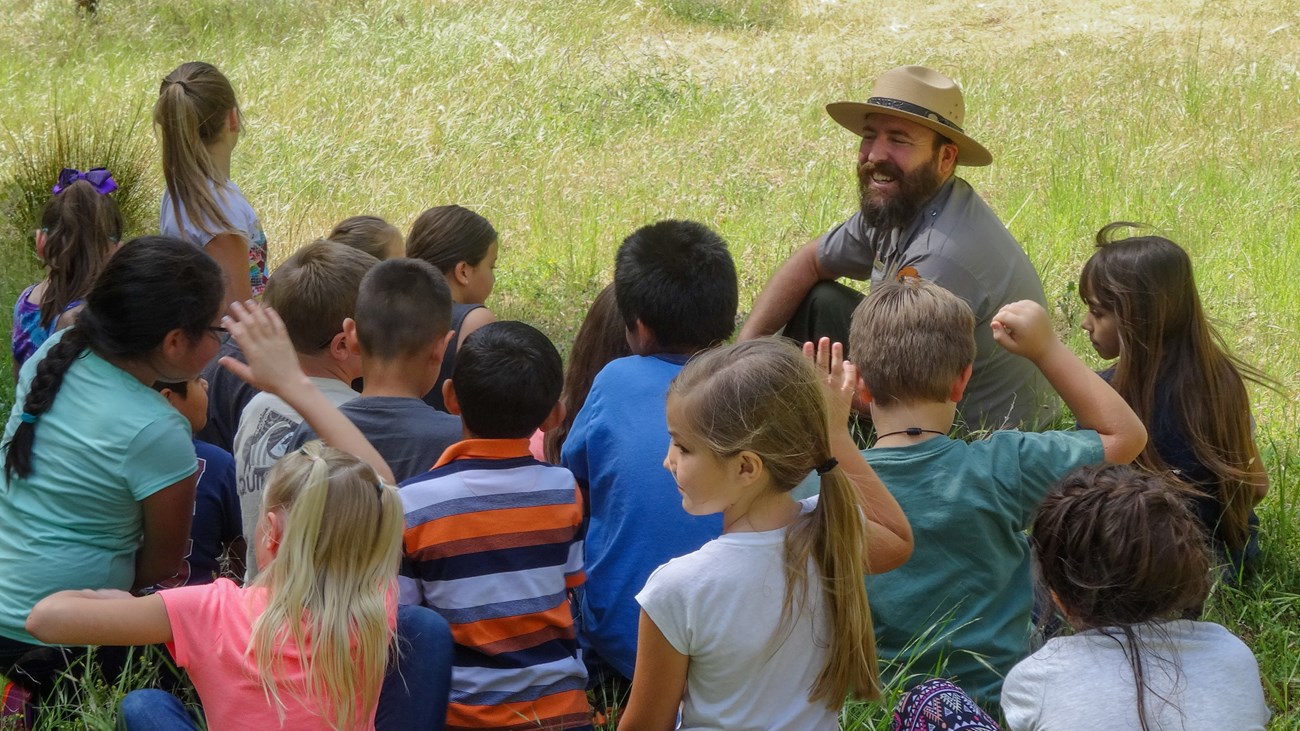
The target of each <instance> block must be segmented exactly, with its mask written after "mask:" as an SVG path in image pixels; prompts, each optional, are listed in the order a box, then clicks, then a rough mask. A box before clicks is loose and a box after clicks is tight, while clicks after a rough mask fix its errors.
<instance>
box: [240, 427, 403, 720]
mask: <svg viewBox="0 0 1300 731" xmlns="http://www.w3.org/2000/svg"><path fill="white" fill-rule="evenodd" d="M264 509H265V510H266V511H267V512H280V513H281V514H283V515H285V521H284V531H283V536H282V537H281V543H280V549H279V552H278V553H277V555H276V557H275V559H274V560H272V561H271V563H270V565H269V566H267V568H266V570H265V571H264V572H263V573H262V574H261V575H260V576H259V577H258V579H257V585H259V586H263V587H265V588H266V590H267V595H268V596H267V605H266V610H265V611H263V612H262V614H261V615H260V616H259V617H258V618H257V620H256V621H255V622H254V623H253V632H252V638H251V641H250V644H249V650H248V651H249V653H250V654H251V655H252V656H253V661H254V664H255V665H256V667H257V671H258V676H259V678H260V680H261V683H262V687H263V689H264V690H265V692H266V694H267V697H268V698H269V699H270V700H271V702H272V703H273V704H274V705H275V706H276V707H277V709H279V710H280V713H281V715H282V714H283V707H284V703H283V701H282V700H281V696H280V693H281V691H283V690H288V691H289V692H290V693H291V694H292V695H294V696H296V697H298V698H300V699H301V700H302V701H303V703H304V704H306V705H311V706H313V707H316V708H319V709H321V710H322V712H323V711H324V710H325V709H329V710H330V711H331V712H332V716H331V717H329V718H326V719H325V720H326V721H327V722H328V723H329V724H330V727H331V728H334V729H349V728H355V727H357V726H361V725H364V724H365V723H366V722H367V721H368V720H369V716H370V712H371V711H372V710H373V709H374V708H375V707H376V705H377V704H378V701H379V690H380V687H381V685H382V684H383V677H384V672H385V669H386V667H387V665H388V661H389V652H390V648H391V646H392V639H393V632H392V628H391V625H390V621H389V620H390V616H391V613H390V611H389V606H390V604H391V603H392V602H395V601H396V597H395V595H394V594H393V592H394V591H395V581H396V576H397V562H398V558H399V556H400V551H401V540H402V506H401V502H400V499H399V498H398V496H397V490H396V488H394V487H392V486H390V485H384V484H382V483H381V482H380V481H379V479H378V477H376V476H375V473H374V470H372V469H371V468H370V467H369V466H368V465H366V464H365V463H364V462H362V461H361V460H358V459H357V458H355V457H353V456H351V455H348V454H345V453H343V452H340V451H339V450H337V449H332V448H330V447H326V446H324V445H323V444H322V443H321V442H309V443H308V444H307V445H306V446H304V447H303V448H302V449H301V450H299V451H297V452H294V453H292V454H290V455H288V456H286V457H285V458H284V459H282V460H281V461H280V462H279V463H278V464H276V466H275V468H274V469H273V470H272V472H271V475H270V478H269V480H268V486H267V492H266V502H265V508H264ZM286 644H288V645H289V646H291V647H292V648H294V650H296V652H297V655H298V656H299V657H300V658H301V660H302V663H303V671H304V676H305V678H306V682H305V684H304V686H303V687H291V688H287V689H286V688H284V687H283V686H282V684H281V680H280V678H283V677H284V672H283V663H284V654H285V653H284V652H283V651H282V650H281V648H282V647H284V646H285V645H286ZM322 715H323V713H322Z"/></svg>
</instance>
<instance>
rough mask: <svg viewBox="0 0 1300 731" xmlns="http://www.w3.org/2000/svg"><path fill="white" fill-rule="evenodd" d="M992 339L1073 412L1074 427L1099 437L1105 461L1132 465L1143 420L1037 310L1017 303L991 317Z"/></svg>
mask: <svg viewBox="0 0 1300 731" xmlns="http://www.w3.org/2000/svg"><path fill="white" fill-rule="evenodd" d="M992 326H993V339H994V340H996V341H997V343H998V345H1001V346H1002V347H1003V348H1006V349H1007V350H1008V351H1009V352H1011V353H1014V354H1016V355H1019V356H1021V357H1023V358H1027V359H1028V360H1029V361H1031V362H1032V363H1033V364H1034V365H1035V366H1037V367H1038V370H1039V371H1041V372H1042V373H1043V375H1044V376H1046V377H1047V381H1048V383H1050V384H1052V388H1054V389H1056V392H1057V393H1059V394H1060V395H1061V399H1062V400H1063V401H1065V405H1066V406H1069V407H1070V410H1072V411H1073V412H1074V416H1075V418H1077V419H1078V420H1079V426H1082V427H1083V428H1085V429H1093V430H1095V431H1096V432H1097V434H1098V435H1100V436H1101V444H1102V447H1103V448H1104V449H1105V452H1106V461H1107V462H1110V463H1112V464H1126V463H1128V462H1132V461H1133V460H1134V458H1136V457H1137V456H1138V455H1139V454H1141V453H1142V448H1143V447H1145V446H1146V443H1147V430H1146V427H1144V426H1143V425H1142V420H1141V419H1139V418H1138V416H1137V414H1135V413H1133V409H1131V408H1129V405H1128V404H1127V403H1126V402H1125V401H1124V399H1123V397H1121V396H1120V395H1119V393H1117V392H1116V391H1115V389H1113V388H1111V387H1110V384H1108V383H1106V382H1105V381H1103V380H1102V379H1101V377H1100V376H1098V375H1097V374H1096V373H1093V372H1092V369H1090V368H1089V367H1088V366H1087V365H1086V364H1085V363H1084V362H1083V361H1081V360H1079V357H1078V356H1076V355H1075V354H1074V353H1072V352H1071V351H1070V349H1069V348H1067V347H1065V344H1064V343H1062V342H1061V341H1060V340H1058V339H1057V338H1056V335H1055V334H1054V333H1053V332H1052V325H1051V322H1050V321H1049V320H1048V317H1047V312H1046V311H1045V310H1044V309H1043V307H1042V305H1039V304H1038V303H1037V302H1033V301H1031V300H1021V301H1019V302H1012V303H1011V304H1009V305H1005V306H1004V307H1003V308H1002V309H1001V310H999V311H998V314H996V315H994V316H993V325H992Z"/></svg>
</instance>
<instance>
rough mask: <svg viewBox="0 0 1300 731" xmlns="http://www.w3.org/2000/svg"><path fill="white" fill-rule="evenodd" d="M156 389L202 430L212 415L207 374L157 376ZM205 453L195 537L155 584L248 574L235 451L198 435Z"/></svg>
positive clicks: (192, 535)
mask: <svg viewBox="0 0 1300 731" xmlns="http://www.w3.org/2000/svg"><path fill="white" fill-rule="evenodd" d="M153 389H154V390H155V391H157V392H158V393H161V394H162V395H163V398H165V399H167V402H168V403H170V404H171V405H172V406H173V407H174V408H175V409H176V410H177V411H179V412H181V415H182V416H184V417H185V418H186V420H188V421H189V422H190V429H192V430H193V431H194V432H198V431H199V430H200V429H202V428H203V424H204V422H206V421H207V420H208V382H207V381H205V380H203V377H202V376H199V377H197V378H192V379H190V380H188V381H179V382H176V383H169V382H166V381H157V382H155V383H154V384H153ZM194 453H195V454H196V455H198V458H199V471H198V476H199V484H198V487H196V488H195V492H194V520H193V521H191V522H190V540H189V543H188V544H186V546H187V550H186V551H185V557H184V558H183V559H181V565H180V569H179V570H178V571H177V572H176V575H175V576H173V577H171V578H170V579H167V580H165V581H162V582H160V583H158V584H155V585H154V589H155V590H157V589H170V588H172V587H177V586H192V585H194V584H208V583H211V582H213V581H215V580H216V579H217V577H219V576H222V575H227V576H233V577H236V578H242V577H243V576H244V552H245V551H246V550H247V548H248V546H247V543H246V542H245V538H244V534H243V523H242V519H241V517H240V512H239V492H238V491H237V490H236V487H235V458H234V457H231V456H230V452H227V451H226V450H224V449H222V448H220V447H214V446H212V445H211V444H208V443H207V442H204V441H202V440H200V439H197V438H196V439H195V440H194Z"/></svg>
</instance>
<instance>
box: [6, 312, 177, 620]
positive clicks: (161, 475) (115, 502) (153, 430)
mask: <svg viewBox="0 0 1300 731" xmlns="http://www.w3.org/2000/svg"><path fill="white" fill-rule="evenodd" d="M61 337H62V333H60V334H56V335H55V336H54V337H52V338H50V340H49V341H47V342H46V343H45V345H44V346H42V348H41V349H40V350H39V351H37V352H36V354H35V355H33V356H32V358H31V359H30V360H28V362H27V363H25V364H24V365H23V368H22V371H21V373H20V374H19V379H18V392H17V399H16V401H15V405H14V407H13V410H12V411H11V413H10V415H9V421H8V423H7V424H6V425H5V432H4V440H3V443H8V441H9V438H10V437H11V436H12V435H13V433H14V430H15V429H17V428H18V424H19V423H20V417H21V414H22V405H23V403H24V402H25V401H26V400H27V391H28V390H29V388H30V386H31V382H32V377H33V376H34V375H35V373H36V366H37V364H38V363H39V362H40V361H41V360H43V359H44V357H45V354H46V353H47V352H48V351H49V349H50V347H52V346H53V345H54V343H56V342H58V341H59V340H60V339H61ZM197 464H198V463H197V461H196V459H195V456H194V444H193V443H192V442H191V441H190V425H189V423H188V422H187V421H186V420H185V417H183V416H181V414H180V412H178V411H177V410H176V409H174V408H172V407H171V405H170V404H168V403H167V401H166V399H164V398H163V397H162V396H161V395H160V394H158V393H157V392H156V391H154V390H153V389H152V388H150V387H148V386H146V385H144V384H143V383H141V382H140V381H138V380H137V379H136V378H135V377H134V376H132V375H131V374H129V373H127V372H126V371H123V370H121V369H120V368H118V367H116V366H114V365H113V364H111V363H109V362H108V361H106V360H104V359H103V358H100V357H99V356H97V355H95V354H94V353H92V352H89V351H87V352H86V353H84V354H83V355H82V356H81V357H80V358H78V359H76V360H74V361H73V363H72V366H71V367H70V368H69V369H68V372H67V374H66V375H65V376H64V379H63V385H62V386H61V387H60V388H59V391H58V394H57V395H56V396H55V398H54V403H53V404H52V405H51V407H50V409H49V411H47V412H45V413H44V414H42V415H41V417H40V420H39V421H37V422H36V441H35V448H34V449H33V452H32V472H31V474H30V475H29V476H27V477H26V478H18V477H15V479H14V480H12V481H9V480H7V479H5V477H4V475H3V474H0V566H2V567H3V570H0V636H4V637H7V638H10V639H14V640H18V641H20V642H29V643H37V640H36V638H34V637H32V636H31V635H29V634H28V633H27V631H26V630H25V629H24V627H23V625H24V624H25V623H26V621H27V614H28V613H29V612H30V611H31V608H32V606H33V605H35V604H36V602H37V601H39V600H40V599H42V598H43V597H45V596H46V595H48V594H51V593H53V592H56V591H61V590H63V589H130V588H131V584H132V583H133V581H134V579H135V554H136V551H137V549H138V548H139V546H140V540H141V538H142V536H143V530H144V529H143V515H142V512H141V509H140V501H141V500H144V499H145V498H147V497H149V496H150V495H152V494H154V493H155V492H158V491H159V490H161V489H163V488H165V487H167V486H168V485H171V484H173V483H175V482H178V481H179V480H182V479H184V478H186V477H188V476H190V475H191V474H193V473H194V471H195V469H196V468H197Z"/></svg>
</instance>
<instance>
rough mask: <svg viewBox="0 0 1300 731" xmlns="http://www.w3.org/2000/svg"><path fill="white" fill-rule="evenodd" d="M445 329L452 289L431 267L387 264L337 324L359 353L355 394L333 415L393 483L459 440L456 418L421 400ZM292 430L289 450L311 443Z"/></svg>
mask: <svg viewBox="0 0 1300 731" xmlns="http://www.w3.org/2000/svg"><path fill="white" fill-rule="evenodd" d="M450 327H451V289H450V288H449V287H448V286H447V280H446V279H445V278H443V276H442V272H439V271H438V270H437V269H436V268H435V267H434V266H433V265H431V264H429V263H428V262H426V261H421V260H419V259H389V260H387V261H382V262H380V263H379V264H377V265H375V267H374V268H373V269H371V270H370V271H369V272H368V273H367V274H366V276H365V278H364V279H362V280H361V291H360V293H359V294H358V295H357V306H356V317H349V318H347V319H345V320H344V321H343V332H344V333H345V334H346V335H347V339H348V346H349V347H350V348H351V349H352V350H353V351H354V352H357V353H360V355H361V372H362V374H363V376H364V377H365V383H364V386H363V388H362V391H361V396H360V397H358V398H355V399H353V400H351V401H349V402H347V403H345V404H343V405H342V406H340V407H339V411H341V412H343V414H344V415H345V416H347V417H348V418H349V419H351V420H352V423H353V424H356V425H357V428H358V429H360V430H361V433H362V434H364V435H365V436H366V440H367V441H369V442H370V443H371V444H372V445H374V447H375V450H376V451H378V452H379V454H380V456H382V457H383V458H384V461H385V462H387V463H388V466H389V468H391V469H392V470H393V476H394V477H396V478H397V480H398V481H399V482H400V481H402V480H406V479H408V478H411V477H414V476H416V475H418V474H420V473H421V472H424V471H426V470H428V469H429V468H430V467H432V466H433V463H434V462H437V461H438V458H439V457H441V456H442V453H443V452H444V451H445V450H446V449H447V447H450V446H451V445H452V444H455V443H456V442H458V441H460V438H461V424H460V419H459V418H457V417H455V416H452V415H451V414H448V413H446V412H443V411H439V410H437V409H435V408H433V407H432V406H429V405H428V404H426V403H425V402H424V398H423V396H424V394H426V393H428V392H429V389H431V388H433V384H434V383H435V382H436V381H437V380H438V373H439V371H440V370H441V368H442V356H443V353H444V352H446V350H447V343H448V342H449V341H450V340H451V338H452V337H454V333H452V332H450ZM315 438H316V432H314V431H313V430H312V428H311V426H310V425H309V424H303V425H301V426H300V427H298V433H297V434H296V435H295V436H294V442H293V444H294V447H295V448H296V447H299V446H302V445H303V444H305V443H306V442H308V441H310V440H312V439H315Z"/></svg>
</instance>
